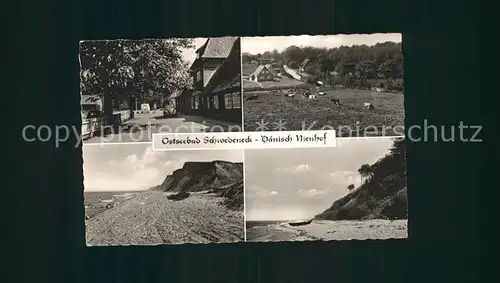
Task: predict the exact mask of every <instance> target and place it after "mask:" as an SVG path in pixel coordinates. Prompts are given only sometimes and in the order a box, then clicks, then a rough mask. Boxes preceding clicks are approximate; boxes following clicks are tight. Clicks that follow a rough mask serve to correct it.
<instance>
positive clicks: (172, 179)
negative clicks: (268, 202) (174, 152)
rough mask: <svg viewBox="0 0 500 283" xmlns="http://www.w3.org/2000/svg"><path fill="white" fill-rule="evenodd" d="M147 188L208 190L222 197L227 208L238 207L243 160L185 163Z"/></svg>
mask: <svg viewBox="0 0 500 283" xmlns="http://www.w3.org/2000/svg"><path fill="white" fill-rule="evenodd" d="M151 190H153V191H163V192H174V193H192V192H200V191H211V192H213V193H216V194H217V195H219V196H221V197H225V198H226V200H225V204H227V205H228V206H229V207H231V208H234V209H240V208H242V207H243V163H233V162H227V161H221V160H216V161H212V162H186V163H184V166H182V168H181V169H178V170H175V171H174V172H173V173H172V175H168V176H167V177H166V178H165V180H164V181H163V183H161V184H160V185H158V186H156V187H153V188H151Z"/></svg>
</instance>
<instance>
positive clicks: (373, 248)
mask: <svg viewBox="0 0 500 283" xmlns="http://www.w3.org/2000/svg"><path fill="white" fill-rule="evenodd" d="M24 2H26V3H23V2H20V1H16V2H15V3H12V6H11V7H10V8H9V9H8V10H3V12H4V14H5V19H7V20H13V22H12V24H9V25H8V29H7V30H6V31H5V35H6V36H7V37H12V39H9V40H8V41H6V42H7V43H6V44H4V47H7V53H5V54H7V56H5V58H4V64H3V65H4V67H5V66H7V70H8V75H12V76H13V79H10V80H5V85H8V87H10V88H7V89H6V90H5V91H6V92H5V93H4V96H7V97H8V98H9V99H10V98H14V99H16V101H14V102H9V103H11V104H8V105H17V106H8V108H9V110H8V112H9V111H13V112H17V111H19V108H22V109H24V110H23V111H22V112H21V113H22V114H19V113H20V112H17V114H16V113H14V114H15V115H16V119H14V120H15V122H16V125H15V127H12V125H10V124H9V127H10V128H12V129H15V131H10V130H8V131H5V132H6V133H10V132H11V133H13V136H14V137H15V138H12V139H11V138H9V139H7V140H8V141H9V142H13V145H14V146H15V148H16V149H17V150H16V151H14V150H8V152H7V156H8V157H12V158H13V160H14V161H13V162H11V163H10V164H8V167H9V168H8V171H7V172H9V175H10V176H9V177H11V178H13V182H12V183H11V182H9V181H8V182H7V184H8V186H5V188H4V190H5V192H7V196H6V198H5V199H4V201H5V202H6V204H7V208H8V211H7V212H6V214H4V216H9V217H8V219H9V220H10V219H11V217H10V216H11V215H12V216H14V217H13V221H11V222H8V223H6V224H4V225H5V226H6V227H7V229H5V230H4V229H3V230H4V231H6V232H7V234H8V235H9V236H11V238H12V239H11V240H9V241H6V242H4V243H7V244H8V246H9V247H8V249H7V252H6V253H5V254H6V255H7V258H8V261H7V262H4V264H3V265H4V267H8V269H9V271H10V273H9V275H12V276H9V275H7V282H31V283H34V282H68V283H69V282H71V283H77V282H92V283H94V282H120V283H122V282H146V283H150V282H214V283H221V282H232V283H235V282H248V283H257V282H272V283H277V282H311V283H314V282H419V283H422V282H425V283H428V282H482V281H483V279H482V278H481V277H480V273H481V272H482V271H483V270H486V268H487V267H488V266H487V265H486V264H487V262H485V259H486V255H487V252H488V249H487V248H486V241H487V239H488V238H487V236H485V235H486V233H485V231H486V229H489V226H490V225H487V223H486V220H485V218H480V217H479V216H480V213H482V211H483V210H485V206H486V204H487V203H488V202H489V201H490V200H489V199H491V197H490V196H489V195H486V194H485V190H484V188H486V187H487V186H486V183H485V181H486V179H488V178H494V175H487V174H485V173H487V172H488V171H487V168H486V165H485V164H484V163H483V162H482V161H483V158H484V157H485V155H483V151H482V146H481V144H478V143H460V142H458V143H434V142H428V143H409V144H408V146H407V148H408V149H407V153H408V188H409V190H408V194H409V216H410V219H409V239H407V240H387V241H343V242H308V243H266V244H257V243H252V244H245V243H242V244H230V245H222V244H221V245H183V246H157V247H114V248H112V247H109V248H86V247H85V235H84V207H83V205H82V204H83V175H82V162H83V161H82V158H81V147H80V148H74V146H73V145H74V144H75V140H71V141H68V142H67V143H66V144H64V145H62V146H61V147H60V148H57V149H56V148H55V147H54V144H53V141H52V143H50V142H49V143H26V142H23V141H22V137H21V134H20V131H21V128H22V125H26V124H33V125H42V124H46V125H52V126H55V125H57V124H68V125H76V126H77V127H78V126H79V125H80V111H79V110H80V105H79V103H80V97H79V65H78V44H77V43H78V41H79V40H83V39H114V38H117V37H120V38H136V39H138V38H145V37H149V38H152V37H155V38H160V37H179V36H182V37H197V36H200V37H201V36H204V37H207V36H225V35H239V36H251V35H292V34H296V35H298V34H339V33H374V32H384V33H385V32H391V33H394V32H402V33H403V45H404V67H405V108H406V126H407V127H408V126H409V125H412V124H420V125H422V123H423V122H422V121H423V119H428V121H429V123H434V124H437V125H440V124H443V125H452V124H455V125H457V124H458V123H459V121H464V123H465V124H472V125H475V124H477V125H480V124H482V123H483V120H485V119H483V118H484V117H482V116H481V111H480V110H481V108H482V107H483V106H484V105H482V103H483V101H482V99H481V98H482V97H481V93H480V88H479V61H480V58H479V55H478V46H479V38H478V26H479V17H478V14H477V13H478V6H479V3H476V2H475V1H469V2H471V3H470V4H466V3H465V1H412V3H405V2H406V1H400V0H399V1H373V0H365V1H352V0H351V1H326V0H325V1H311V0H308V1H299V0H282V1H271V0H254V1H237V0H234V1H222V0H218V1H208V0H183V1H171V0H169V1H163V3H156V5H154V6H152V5H148V3H147V2H145V1H96V0H87V1H77V0H74V1H30V2H29V3H28V1H24ZM112 2H114V3H112ZM112 4H113V5H112ZM3 78H4V79H5V78H6V77H5V76H4V77H3ZM14 94H15V95H14ZM4 103H7V102H4ZM4 106H5V105H4ZM483 113H484V112H483ZM18 126H19V127H18ZM483 132H484V130H483ZM483 138H484V137H483ZM13 167H16V169H17V171H16V172H13V171H12V170H11V168H13ZM11 172H12V173H11ZM11 184H13V186H12V185H11ZM496 187H497V188H498V186H496ZM12 193H14V194H12ZM11 194H12V196H11ZM9 205H10V206H9ZM11 206H12V209H10V210H9V208H10V207H11ZM481 219H482V220H481ZM4 233H5V232H4ZM483 263H484V265H483V266H481V264H483ZM2 281H3V282H5V281H4V280H2Z"/></svg>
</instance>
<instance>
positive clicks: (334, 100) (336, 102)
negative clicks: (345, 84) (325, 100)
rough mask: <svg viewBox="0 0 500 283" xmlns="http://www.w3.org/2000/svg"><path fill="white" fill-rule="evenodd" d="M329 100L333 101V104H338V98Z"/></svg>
mask: <svg viewBox="0 0 500 283" xmlns="http://www.w3.org/2000/svg"><path fill="white" fill-rule="evenodd" d="M330 100H331V101H332V102H333V104H334V105H336V106H340V99H338V98H332V99H330Z"/></svg>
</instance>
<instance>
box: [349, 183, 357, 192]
mask: <svg viewBox="0 0 500 283" xmlns="http://www.w3.org/2000/svg"><path fill="white" fill-rule="evenodd" d="M354 188H355V187H354V184H350V185H349V186H347V189H348V190H349V191H350V192H351V191H352V190H354Z"/></svg>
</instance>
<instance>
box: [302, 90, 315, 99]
mask: <svg viewBox="0 0 500 283" xmlns="http://www.w3.org/2000/svg"><path fill="white" fill-rule="evenodd" d="M302 95H303V96H304V97H305V98H307V99H315V98H316V95H314V94H312V93H310V92H304V93H303V94H302Z"/></svg>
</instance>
